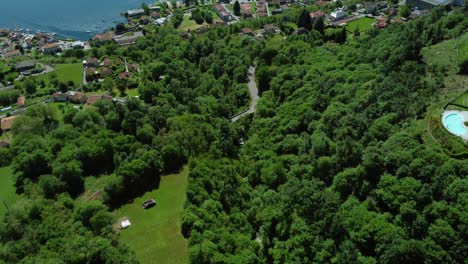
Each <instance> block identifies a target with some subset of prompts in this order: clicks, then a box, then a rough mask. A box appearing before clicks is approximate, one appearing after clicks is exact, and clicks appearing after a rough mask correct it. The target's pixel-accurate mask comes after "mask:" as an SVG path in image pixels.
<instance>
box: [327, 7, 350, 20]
mask: <svg viewBox="0 0 468 264" xmlns="http://www.w3.org/2000/svg"><path fill="white" fill-rule="evenodd" d="M345 17H346V13H345V12H344V11H343V9H337V10H335V11H333V12H331V13H330V20H331V21H337V20H340V19H343V18H345Z"/></svg>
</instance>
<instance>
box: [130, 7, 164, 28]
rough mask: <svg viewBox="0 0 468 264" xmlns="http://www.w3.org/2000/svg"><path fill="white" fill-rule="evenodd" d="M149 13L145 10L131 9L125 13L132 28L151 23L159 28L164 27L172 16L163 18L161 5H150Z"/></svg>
mask: <svg viewBox="0 0 468 264" xmlns="http://www.w3.org/2000/svg"><path fill="white" fill-rule="evenodd" d="M148 10H149V13H147V12H146V11H145V10H144V9H142V8H139V9H130V10H127V12H125V15H126V16H127V20H128V24H129V25H130V26H132V27H135V26H145V25H148V24H150V23H153V24H155V25H157V26H162V25H164V24H165V23H166V22H167V21H168V19H169V18H171V15H169V16H167V17H163V16H162V14H161V7H160V6H159V5H154V4H152V5H148Z"/></svg>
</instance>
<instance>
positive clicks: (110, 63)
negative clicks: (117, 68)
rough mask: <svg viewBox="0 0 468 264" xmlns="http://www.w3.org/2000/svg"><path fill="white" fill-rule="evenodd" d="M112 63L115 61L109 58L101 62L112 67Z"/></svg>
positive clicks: (104, 65)
mask: <svg viewBox="0 0 468 264" xmlns="http://www.w3.org/2000/svg"><path fill="white" fill-rule="evenodd" d="M112 65H114V62H113V61H112V60H111V59H109V58H105V59H104V60H103V61H102V63H101V66H103V67H110V66H112Z"/></svg>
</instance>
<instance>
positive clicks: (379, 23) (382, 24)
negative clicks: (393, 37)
mask: <svg viewBox="0 0 468 264" xmlns="http://www.w3.org/2000/svg"><path fill="white" fill-rule="evenodd" d="M388 22H389V19H388V18H387V17H384V16H382V17H379V18H377V20H376V22H375V24H374V27H376V28H379V29H380V28H386V27H388Z"/></svg>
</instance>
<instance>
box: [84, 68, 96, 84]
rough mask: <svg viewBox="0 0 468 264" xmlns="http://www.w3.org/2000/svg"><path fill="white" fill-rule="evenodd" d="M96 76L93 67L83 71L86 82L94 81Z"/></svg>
mask: <svg viewBox="0 0 468 264" xmlns="http://www.w3.org/2000/svg"><path fill="white" fill-rule="evenodd" d="M96 75H97V70H96V68H94V67H88V68H86V69H85V78H86V81H87V82H91V81H94V79H95V77H96Z"/></svg>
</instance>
